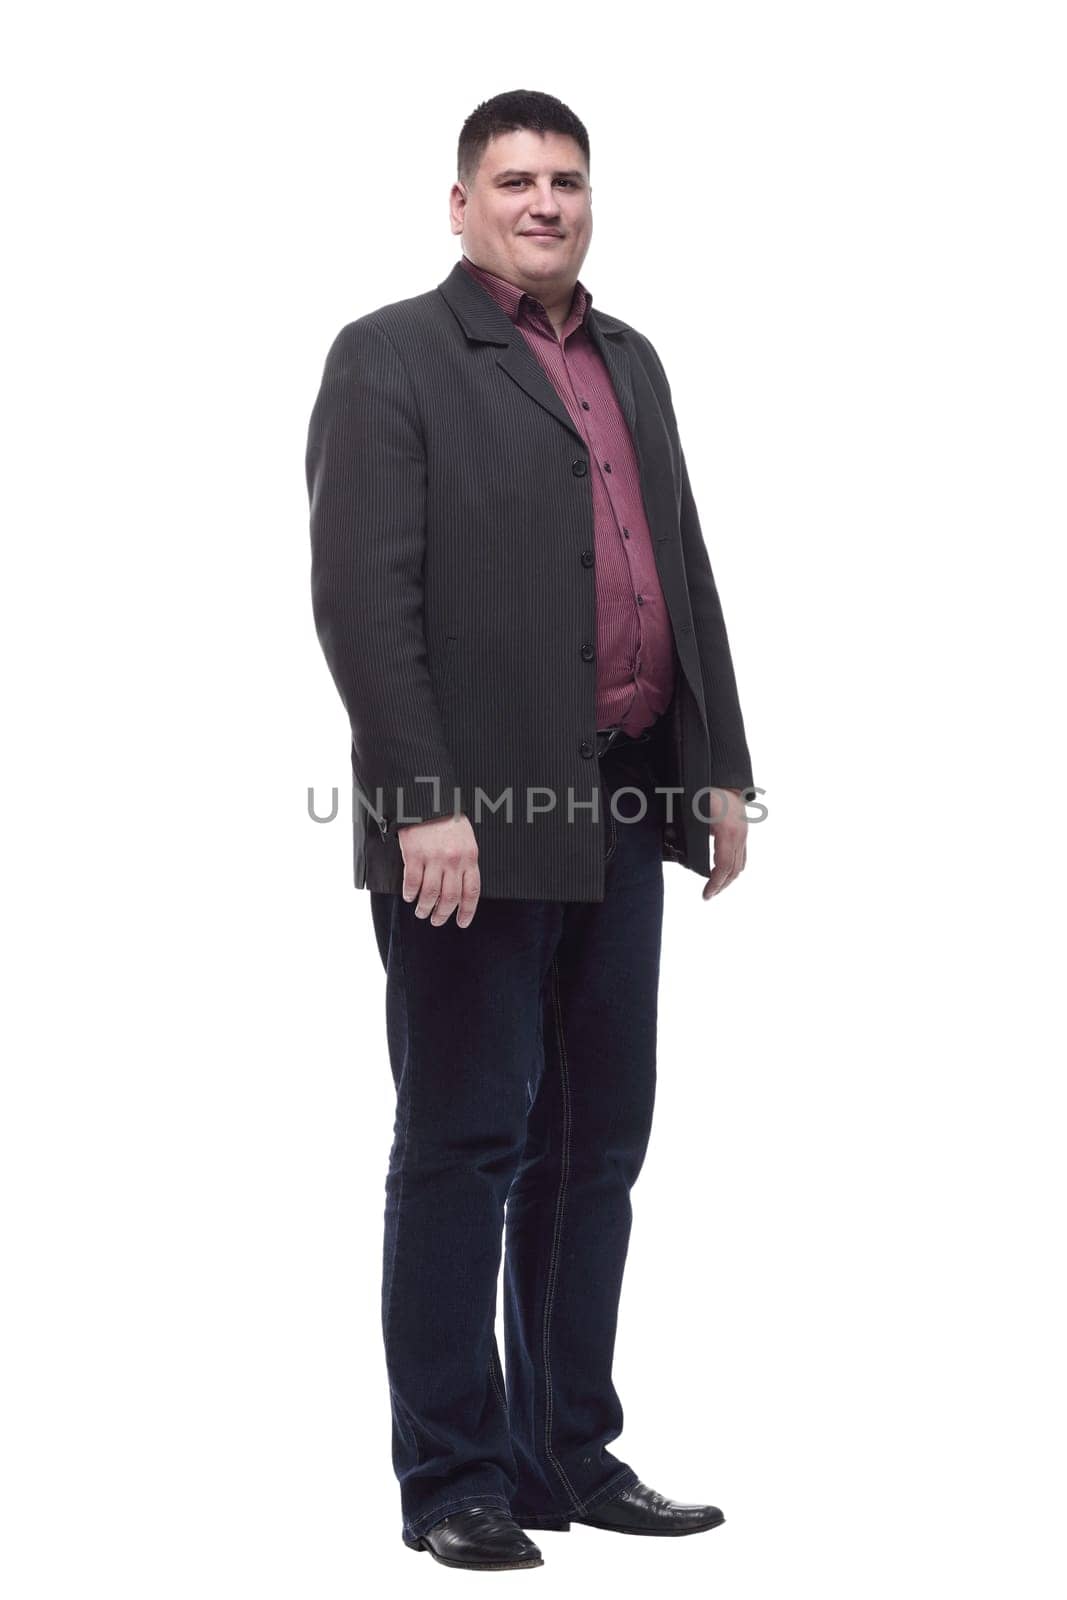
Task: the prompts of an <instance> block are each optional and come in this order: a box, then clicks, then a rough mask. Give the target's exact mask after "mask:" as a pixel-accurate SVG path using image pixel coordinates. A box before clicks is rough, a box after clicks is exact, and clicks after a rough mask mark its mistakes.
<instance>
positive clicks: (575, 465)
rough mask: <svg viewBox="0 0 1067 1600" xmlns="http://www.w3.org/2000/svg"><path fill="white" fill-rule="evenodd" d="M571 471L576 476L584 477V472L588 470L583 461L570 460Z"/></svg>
mask: <svg viewBox="0 0 1067 1600" xmlns="http://www.w3.org/2000/svg"><path fill="white" fill-rule="evenodd" d="M571 471H572V472H573V473H574V476H575V477H576V478H584V477H585V475H586V473H587V472H588V471H589V468H588V466H587V465H586V464H585V462H584V461H572V462H571Z"/></svg>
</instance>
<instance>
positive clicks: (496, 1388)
mask: <svg viewBox="0 0 1067 1600" xmlns="http://www.w3.org/2000/svg"><path fill="white" fill-rule="evenodd" d="M496 1367H497V1358H496V1351H495V1350H490V1352H489V1382H490V1383H491V1384H492V1386H493V1393H494V1394H495V1395H496V1397H497V1399H498V1400H499V1401H500V1404H501V1406H502V1407H503V1409H504V1412H505V1414H506V1413H507V1409H508V1402H507V1397H506V1396H505V1394H504V1391H503V1389H502V1387H501V1385H500V1380H499V1378H498V1377H497V1371H496Z"/></svg>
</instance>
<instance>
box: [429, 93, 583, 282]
mask: <svg viewBox="0 0 1067 1600" xmlns="http://www.w3.org/2000/svg"><path fill="white" fill-rule="evenodd" d="M457 167H458V181H457V182H456V183H454V184H453V186H452V191H451V194H450V195H449V210H450V213H451V217H452V232H453V233H458V234H462V236H463V251H464V254H465V255H467V256H469V257H470V259H471V261H473V262H474V263H475V264H476V265H477V266H479V267H485V269H486V271H488V272H495V273H497V274H498V275H499V276H500V277H502V278H507V280H508V282H509V283H516V284H518V285H519V286H520V287H521V288H523V289H526V290H527V291H528V292H529V293H530V294H532V295H535V296H536V297H537V299H539V300H542V301H544V302H545V303H546V304H547V303H548V300H549V299H558V298H559V297H560V296H561V295H562V294H564V292H567V293H569V291H570V289H571V288H572V287H573V285H574V282H575V279H576V278H577V277H578V274H579V272H580V271H581V266H582V262H583V261H584V260H585V255H586V251H587V250H588V249H589V242H590V240H591V238H592V236H593V207H592V193H593V191H592V186H591V184H590V182H589V135H588V134H587V133H586V131H585V128H584V127H583V125H582V123H581V122H579V120H578V118H577V117H576V116H575V115H574V112H573V111H571V110H570V109H569V108H568V107H567V106H565V105H564V104H563V102H562V101H561V100H556V99H555V98H554V97H553V96H552V95H549V94H538V93H537V92H536V91H534V90H527V89H516V90H514V91H512V92H511V93H509V94H498V95H495V96H494V98H493V99H492V100H486V101H485V102H484V104H482V105H480V106H479V107H478V109H477V110H476V111H473V112H472V113H471V115H470V116H469V117H468V118H467V120H466V122H465V123H464V124H463V130H462V132H461V133H460V136H459V152H458V161H457Z"/></svg>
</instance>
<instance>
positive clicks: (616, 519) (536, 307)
mask: <svg viewBox="0 0 1067 1600" xmlns="http://www.w3.org/2000/svg"><path fill="white" fill-rule="evenodd" d="M460 260H461V261H462V263H463V265H464V267H465V268H466V269H467V271H468V272H469V273H470V275H471V277H472V278H474V279H475V281H476V282H478V283H480V284H481V285H482V287H483V288H484V289H485V290H486V292H487V293H488V294H490V295H491V296H492V298H493V299H494V300H495V301H496V303H497V305H498V306H500V308H501V310H503V311H505V312H506V313H507V315H508V316H509V317H510V318H511V320H512V322H513V323H514V324H515V325H516V327H517V328H518V329H519V332H520V333H521V334H522V336H523V338H524V339H525V340H526V343H527V344H528V345H529V347H530V349H531V350H532V351H533V353H534V355H535V356H536V357H537V360H538V361H539V362H540V364H541V366H542V367H543V369H544V371H545V373H546V375H547V377H548V378H549V380H550V382H551V383H552V386H553V388H554V389H555V391H556V393H557V394H558V395H559V397H560V399H561V400H562V401H563V404H564V405H565V406H566V408H567V412H568V414H569V416H570V418H571V420H572V421H573V423H574V425H575V427H576V428H577V429H578V431H579V433H581V434H582V436H583V437H584V439H585V441H586V443H587V444H588V446H589V459H590V462H591V463H592V466H593V471H592V474H591V482H592V490H593V539H594V544H595V549H596V611H597V641H596V659H597V683H596V711H597V727H598V728H610V727H613V726H614V725H615V724H616V723H619V724H621V726H622V729H623V732H624V733H628V734H636V733H641V732H642V731H643V730H644V729H645V728H647V727H650V726H651V724H652V723H653V722H654V721H655V720H656V718H657V717H658V716H660V714H661V713H662V712H663V711H665V710H666V708H667V706H668V705H669V704H670V698H671V693H672V690H673V688H674V646H673V635H672V632H671V623H670V617H669V616H668V613H667V607H666V603H665V602H664V599H663V591H662V590H661V588H660V582H659V574H658V572H657V570H656V558H655V554H654V552H653V548H652V535H651V533H650V532H649V527H648V521H647V518H646V516H645V507H644V502H643V500H642V497H641V480H640V473H639V469H638V465H637V456H636V454H635V452H634V446H633V440H632V439H631V437H630V430H629V428H628V427H627V425H626V418H625V417H624V416H623V414H622V409H621V407H620V405H619V402H618V399H617V398H616V395H615V390H614V389H613V387H612V383H611V377H610V375H609V373H608V370H607V367H606V366H605V365H604V362H603V359H602V357H601V355H600V352H599V350H598V349H597V347H596V345H595V344H594V343H593V341H592V339H591V338H590V337H589V331H588V329H587V328H586V327H585V317H586V313H587V312H588V310H589V307H590V306H591V305H592V303H593V297H592V295H591V294H590V293H589V291H588V289H587V288H586V287H585V285H584V284H583V283H582V282H581V280H579V281H578V282H576V283H575V285H574V296H573V299H572V301H571V309H570V313H569V315H568V317H567V320H566V322H565V323H564V324H563V327H562V329H561V330H560V333H559V336H558V337H557V335H556V330H555V328H554V327H553V326H552V323H551V322H550V321H549V318H548V313H547V312H546V311H545V308H544V306H543V305H542V304H541V302H540V300H537V299H535V298H534V296H533V295H531V294H528V293H527V292H526V291H525V290H524V289H520V288H519V287H518V286H517V285H516V284H514V283H509V282H508V281H507V279H506V278H501V277H498V276H497V275H496V273H494V272H487V271H486V269H485V268H484V267H479V266H476V265H475V264H474V262H473V261H471V260H470V259H469V258H468V257H467V256H465V255H464V256H461V257H460Z"/></svg>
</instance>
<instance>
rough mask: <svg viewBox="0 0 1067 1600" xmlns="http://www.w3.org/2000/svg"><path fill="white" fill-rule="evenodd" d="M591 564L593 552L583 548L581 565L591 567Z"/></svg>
mask: <svg viewBox="0 0 1067 1600" xmlns="http://www.w3.org/2000/svg"><path fill="white" fill-rule="evenodd" d="M592 565H593V552H592V551H591V550H583V551H582V566H583V567H591V566H592Z"/></svg>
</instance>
